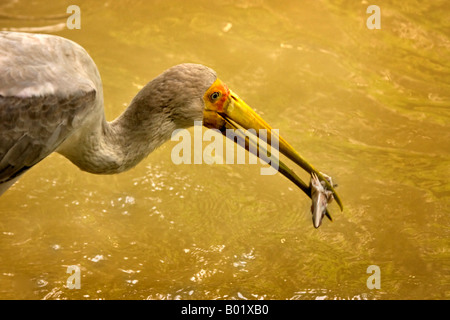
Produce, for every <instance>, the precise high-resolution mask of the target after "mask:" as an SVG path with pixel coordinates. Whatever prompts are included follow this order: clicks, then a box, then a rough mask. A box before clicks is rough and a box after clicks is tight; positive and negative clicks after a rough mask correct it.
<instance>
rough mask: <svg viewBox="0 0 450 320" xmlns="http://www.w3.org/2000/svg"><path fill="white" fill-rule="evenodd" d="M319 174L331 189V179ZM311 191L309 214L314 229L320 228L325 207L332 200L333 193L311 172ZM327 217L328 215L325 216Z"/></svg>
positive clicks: (325, 212)
mask: <svg viewBox="0 0 450 320" xmlns="http://www.w3.org/2000/svg"><path fill="white" fill-rule="evenodd" d="M321 174H322V175H323V176H324V177H325V179H327V180H328V182H329V183H330V185H332V186H333V187H335V186H337V185H333V182H332V180H331V177H329V176H327V175H326V174H323V173H322V172H321ZM309 187H310V189H311V200H312V204H311V214H312V221H313V225H314V228H316V229H317V228H318V227H320V225H321V224H322V219H323V217H324V216H325V215H326V214H327V206H328V204H329V203H331V202H332V201H333V199H334V196H333V192H332V191H330V190H328V189H327V187H326V183H325V181H320V180H319V178H318V177H317V175H316V174H315V173H314V172H313V173H312V174H311V181H310V185H309ZM327 216H328V215H327Z"/></svg>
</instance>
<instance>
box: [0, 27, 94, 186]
mask: <svg viewBox="0 0 450 320" xmlns="http://www.w3.org/2000/svg"><path fill="white" fill-rule="evenodd" d="M98 88H100V90H101V82H100V77H99V75H98V70H97V68H96V66H95V64H94V62H93V61H92V59H91V58H90V57H89V55H88V54H87V53H86V51H84V49H83V48H81V47H80V46H79V45H77V44H75V43H74V42H72V41H70V40H67V39H64V38H60V37H56V36H50V35H34V34H26V33H15V32H12V33H11V32H0V184H2V183H5V182H7V181H10V180H12V179H14V178H16V177H18V176H20V175H21V174H22V173H24V172H25V171H26V170H27V169H29V168H31V167H32V166H33V165H35V164H36V163H38V162H39V161H41V160H42V159H44V158H45V157H46V156H48V155H49V154H50V153H52V152H53V151H55V149H56V148H57V147H58V146H59V145H60V144H61V143H62V142H63V141H64V140H65V139H67V138H68V137H69V136H70V134H71V133H73V132H74V130H75V129H77V128H78V127H80V125H81V123H82V122H83V120H84V119H85V118H86V116H87V115H88V114H89V113H90V112H92V111H93V110H92V109H93V108H94V107H95V106H96V105H97V104H96V103H95V102H96V100H97V99H98V90H99V89H98Z"/></svg>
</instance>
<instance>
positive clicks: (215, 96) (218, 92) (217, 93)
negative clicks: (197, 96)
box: [210, 91, 222, 100]
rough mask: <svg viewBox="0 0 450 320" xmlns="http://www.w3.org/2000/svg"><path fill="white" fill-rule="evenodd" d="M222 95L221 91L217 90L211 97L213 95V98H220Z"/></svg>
mask: <svg viewBox="0 0 450 320" xmlns="http://www.w3.org/2000/svg"><path fill="white" fill-rule="evenodd" d="M221 95H222V94H221V93H220V91H216V92H213V93H211V96H210V97H211V100H217V99H219V98H220V96H221Z"/></svg>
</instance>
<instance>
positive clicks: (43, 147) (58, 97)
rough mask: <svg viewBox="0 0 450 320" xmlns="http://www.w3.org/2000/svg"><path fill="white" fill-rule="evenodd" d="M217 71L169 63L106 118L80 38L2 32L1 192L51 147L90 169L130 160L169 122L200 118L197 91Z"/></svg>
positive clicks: (153, 143)
mask: <svg viewBox="0 0 450 320" xmlns="http://www.w3.org/2000/svg"><path fill="white" fill-rule="evenodd" d="M215 79H216V74H215V72H214V71H212V70H211V69H209V68H207V67H205V66H202V65H196V64H183V65H178V66H175V67H172V68H170V69H168V70H167V71H165V72H164V73H162V74H161V75H160V76H158V77H157V78H155V79H154V80H153V81H151V82H149V83H148V84H147V85H146V86H144V88H143V89H142V90H141V91H140V92H139V93H138V94H137V95H136V97H135V98H134V99H133V100H132V102H131V104H130V107H129V108H127V110H125V111H124V113H123V114H122V115H120V116H119V117H118V118H117V119H116V120H114V121H112V122H107V121H106V119H105V116H104V110H103V90H102V84H101V79H100V75H99V72H98V70H97V67H96V65H95V63H94V61H93V60H92V59H91V57H90V56H89V55H88V53H87V52H86V51H85V50H84V49H83V48H82V47H81V46H79V45H78V44H76V43H74V42H72V41H70V40H67V39H64V38H61V37H57V36H52V35H37V34H27V33H16V32H0V194H1V193H3V192H4V191H5V190H6V189H7V188H8V187H9V186H10V185H11V184H12V182H13V181H15V180H16V179H17V178H18V177H19V176H20V175H21V174H23V173H24V172H25V171H26V170H28V169H29V168H31V167H32V166H34V165H35V164H36V163H38V162H39V161H41V160H42V159H44V158H45V157H46V156H48V155H49V154H50V153H52V152H53V151H57V152H59V153H61V154H62V155H64V156H65V157H67V158H68V159H69V160H70V161H72V162H73V163H74V164H76V165H77V166H78V167H80V169H82V170H85V171H88V172H92V173H117V172H121V171H125V170H127V169H129V168H131V167H133V166H135V165H136V164H137V163H138V162H139V161H141V160H142V159H143V158H144V157H145V156H147V155H148V154H149V153H150V152H151V151H153V150H154V149H155V148H156V147H158V146H159V145H161V144H162V143H164V142H165V141H166V140H167V139H169V138H170V136H171V133H172V132H173V130H175V129H177V128H186V127H189V126H192V125H193V122H194V121H195V120H199V121H201V120H202V119H203V117H202V112H203V108H204V103H203V100H202V97H203V94H204V92H205V91H206V90H207V89H208V88H209V86H211V84H212V83H213V82H214V81H215Z"/></svg>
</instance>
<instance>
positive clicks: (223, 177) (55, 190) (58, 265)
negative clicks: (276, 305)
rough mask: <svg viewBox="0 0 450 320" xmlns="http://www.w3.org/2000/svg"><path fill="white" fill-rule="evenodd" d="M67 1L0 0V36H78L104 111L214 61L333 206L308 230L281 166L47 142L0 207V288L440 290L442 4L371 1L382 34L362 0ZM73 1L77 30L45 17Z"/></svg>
mask: <svg viewBox="0 0 450 320" xmlns="http://www.w3.org/2000/svg"><path fill="white" fill-rule="evenodd" d="M75 2H76V3H75ZM75 2H74V1H70V2H64V1H58V2H54V3H53V2H48V1H34V2H29V1H9V0H6V1H2V2H1V3H0V28H1V29H9V30H12V29H14V30H22V31H33V30H34V31H39V32H46V33H53V34H57V35H61V36H64V37H67V38H69V39H72V40H74V41H76V42H78V43H80V44H81V45H82V46H84V47H85V48H86V49H87V50H88V52H89V53H90V54H91V56H92V57H93V58H94V60H95V61H96V63H97V65H98V68H99V70H100V73H101V75H102V79H103V83H104V94H105V104H106V105H105V109H106V115H107V118H108V119H113V118H114V117H116V116H117V115H119V114H120V113H121V111H122V110H123V109H124V108H125V106H126V105H127V103H129V102H130V101H131V99H132V97H133V96H134V95H135V94H136V92H137V91H138V89H139V88H140V87H141V86H142V85H144V84H145V83H146V82H148V81H149V80H151V79H152V78H153V77H155V76H156V75H158V74H159V73H160V72H162V71H163V70H165V69H166V68H168V67H170V66H172V65H175V64H178V63H181V62H196V63H202V64H205V65H208V66H210V67H212V68H213V69H215V70H216V71H217V72H218V74H219V76H220V78H221V79H222V80H223V81H225V82H226V83H227V84H228V85H229V86H230V88H232V89H233V90H234V91H235V92H237V93H238V94H239V95H240V96H241V97H242V98H243V99H244V100H245V101H246V102H247V103H248V104H249V105H250V106H252V107H253V108H255V109H256V110H257V111H258V112H259V113H260V114H262V115H263V117H264V118H265V119H266V120H267V121H268V122H269V123H270V124H272V126H273V127H274V128H279V129H280V133H281V135H283V136H284V137H285V138H286V139H287V140H288V141H289V142H290V143H291V144H292V145H293V146H294V147H295V148H296V149H297V150H298V151H300V153H301V154H302V155H303V156H304V157H305V158H306V159H308V160H310V161H311V163H313V164H314V165H315V166H316V167H317V168H318V169H319V170H321V171H323V172H326V173H328V174H329V175H331V176H333V178H334V179H335V181H336V182H337V183H338V184H339V187H338V191H339V193H340V195H341V197H342V199H343V201H344V205H345V210H344V211H343V212H342V213H341V212H339V210H338V207H337V206H336V205H335V204H333V205H332V206H331V208H330V209H331V212H332V214H333V217H334V222H332V223H331V222H329V221H325V222H324V224H323V225H322V226H321V227H320V228H319V229H318V230H316V229H314V228H313V226H312V223H311V217H310V213H309V206H310V201H309V200H308V199H307V198H306V196H304V194H302V192H301V191H299V190H297V189H296V188H295V187H294V186H293V185H292V184H291V183H290V182H289V181H287V179H285V178H284V177H283V176H281V175H280V174H277V175H275V176H261V175H260V174H259V172H260V170H259V169H260V166H258V165H228V166H227V165H206V164H203V165H180V166H177V165H175V164H173V163H172V162H171V158H170V152H171V149H172V147H173V146H174V145H175V142H168V143H166V144H165V145H164V146H163V147H161V148H160V149H158V150H157V151H155V152H154V153H152V154H151V155H150V156H149V157H148V158H147V159H146V160H145V161H143V162H142V163H141V164H140V165H138V166H137V167H136V168H135V169H133V170H131V171H129V172H126V173H123V174H120V175H115V176H95V175H90V174H88V173H84V172H82V171H80V170H79V169H78V168H76V167H75V166H73V165H72V164H71V163H70V162H69V161H67V160H66V159H64V158H63V157H62V156H59V155H57V154H54V155H52V156H50V157H49V158H48V159H46V160H44V161H42V162H41V163H40V164H38V165H37V166H36V167H35V168H33V169H32V170H30V171H29V172H28V173H27V174H26V175H25V176H24V177H23V178H22V179H21V180H20V181H19V182H18V183H17V184H16V185H14V186H13V187H12V188H11V189H10V190H9V191H8V192H7V193H5V194H4V195H3V196H2V197H1V199H0V217H1V220H0V231H1V232H0V298H2V299H7V298H9V299H11V298H13V299H233V298H236V299H316V298H327V299H351V298H356V299H380V298H382V299H436V298H446V299H448V298H449V297H450V276H449V271H450V252H449V247H450V246H449V245H450V241H449V235H450V230H449V212H450V206H449V205H450V183H449V176H450V170H449V168H450V20H449V18H448V12H449V10H450V5H449V3H448V1H444V0H442V1H439V0H436V1H428V2H426V3H424V2H411V1H408V2H404V1H397V0H390V1H382V3H379V6H380V8H381V29H380V30H369V29H368V28H367V27H366V19H367V18H368V17H369V14H367V13H366V9H367V7H368V6H369V3H368V2H366V1H351V0H341V1H325V0H323V1H263V0H261V1H221V2H220V3H215V4H214V5H213V4H212V3H211V2H210V1H189V2H187V1H104V2H103V1H98V2H95V3H93V2H92V1H81V0H79V1H75ZM50 3H52V4H51V5H50ZM70 4H78V5H79V6H80V8H81V29H80V30H68V29H67V28H66V27H65V22H66V18H64V17H58V15H61V14H64V13H65V11H66V8H67V6H68V5H70ZM24 16H26V17H33V19H24ZM54 16H56V17H54ZM71 265H77V266H79V267H80V276H81V288H80V289H69V288H67V286H66V281H67V278H68V277H69V276H70V274H68V273H66V271H67V268H68V266H71ZM370 265H376V266H378V267H379V268H380V269H379V270H380V275H381V277H380V284H381V288H380V289H369V288H368V287H367V279H368V277H369V276H370V274H368V273H367V268H368V267H369V266H370Z"/></svg>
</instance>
